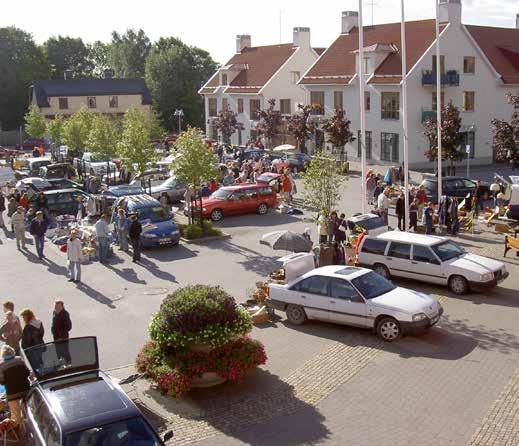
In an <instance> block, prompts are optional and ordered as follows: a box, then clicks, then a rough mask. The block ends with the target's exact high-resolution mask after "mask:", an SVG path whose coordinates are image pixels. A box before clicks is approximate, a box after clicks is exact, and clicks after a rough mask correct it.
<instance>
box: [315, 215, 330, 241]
mask: <svg viewBox="0 0 519 446" xmlns="http://www.w3.org/2000/svg"><path fill="white" fill-rule="evenodd" d="M317 225H318V228H317V229H318V232H319V244H322V243H326V241H327V240H328V216H327V215H326V211H322V212H321V213H320V214H319V216H318V217H317Z"/></svg>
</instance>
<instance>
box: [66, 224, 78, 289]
mask: <svg viewBox="0 0 519 446" xmlns="http://www.w3.org/2000/svg"><path fill="white" fill-rule="evenodd" d="M67 258H68V273H69V276H70V277H69V279H68V281H69V282H74V283H79V282H80V281H81V240H79V238H78V233H77V231H76V230H75V229H72V231H70V238H69V239H68V240H67Z"/></svg>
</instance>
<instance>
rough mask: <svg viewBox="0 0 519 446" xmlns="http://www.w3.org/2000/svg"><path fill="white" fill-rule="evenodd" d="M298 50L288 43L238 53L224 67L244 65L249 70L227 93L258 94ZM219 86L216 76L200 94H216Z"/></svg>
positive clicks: (242, 71) (243, 73)
mask: <svg viewBox="0 0 519 446" xmlns="http://www.w3.org/2000/svg"><path fill="white" fill-rule="evenodd" d="M296 49H297V47H294V46H293V44H291V43H287V44H283V45H267V46H257V47H251V48H244V49H243V50H242V52H241V53H236V54H235V55H234V56H233V57H231V59H230V60H229V61H228V62H227V63H226V64H225V65H224V67H225V66H228V65H243V66H247V69H243V70H241V71H240V72H239V73H238V75H237V76H236V77H235V78H234V79H233V80H232V82H231V83H230V84H229V86H228V87H227V88H226V90H225V91H226V93H258V92H259V91H260V90H261V88H262V87H263V86H264V85H265V84H266V83H267V82H268V81H269V80H270V78H271V77H272V76H273V75H274V74H275V73H276V71H277V70H279V68H281V66H282V65H283V64H284V63H285V62H286V61H287V60H288V58H289V57H290V56H292V54H294V52H295V51H296ZM218 84H219V79H218V76H216V75H215V76H213V77H212V79H211V80H210V81H209V82H208V83H207V85H205V86H204V87H203V88H202V89H201V90H200V92H201V93H214V92H215V91H216V88H218V86H219V85H218Z"/></svg>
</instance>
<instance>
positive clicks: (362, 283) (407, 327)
mask: <svg viewBox="0 0 519 446" xmlns="http://www.w3.org/2000/svg"><path fill="white" fill-rule="evenodd" d="M267 305H268V306H269V307H270V308H274V309H277V310H280V311H286V314H287V318H288V321H289V322H290V323H292V324H296V325H301V324H303V323H304V322H306V321H307V319H318V320H322V321H329V322H336V323H339V324H344V325H353V326H357V327H363V328H371V329H373V330H375V331H376V333H377V334H378V336H379V337H380V338H381V339H383V340H384V341H388V342H391V341H394V340H395V339H398V338H399V337H400V336H402V335H403V334H406V333H409V334H411V333H419V332H423V331H425V330H427V329H428V328H430V327H432V326H433V325H435V324H436V323H437V322H438V320H439V319H440V316H441V315H442V314H443V308H442V306H441V305H440V303H439V302H437V301H436V300H434V299H433V298H432V297H430V296H428V295H427V294H423V293H419V292H416V291H412V290H408V289H405V288H400V287H397V286H395V285H393V284H392V283H391V282H390V281H389V280H386V279H384V278H383V277H382V276H380V275H378V274H377V273H375V272H373V271H371V270H369V269H365V268H357V267H348V266H342V265H332V266H324V267H322V268H316V269H313V270H311V271H309V272H307V273H305V274H303V275H301V276H299V277H297V278H296V279H294V280H292V281H291V282H289V283H287V284H277V283H273V284H270V285H269V298H268V299H267Z"/></svg>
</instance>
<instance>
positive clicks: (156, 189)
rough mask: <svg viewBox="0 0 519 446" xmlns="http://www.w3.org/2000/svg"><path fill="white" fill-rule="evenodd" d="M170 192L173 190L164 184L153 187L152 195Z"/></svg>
mask: <svg viewBox="0 0 519 446" xmlns="http://www.w3.org/2000/svg"><path fill="white" fill-rule="evenodd" d="M169 190H171V188H169V187H166V186H163V185H162V184H159V185H158V186H152V187H151V193H152V194H157V193H160V192H168V191H169Z"/></svg>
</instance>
